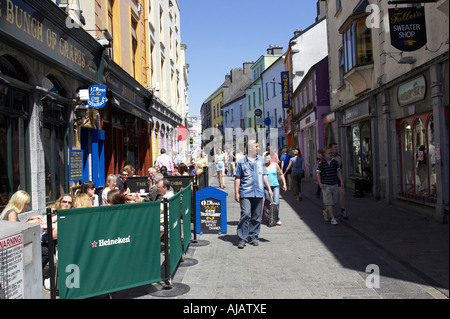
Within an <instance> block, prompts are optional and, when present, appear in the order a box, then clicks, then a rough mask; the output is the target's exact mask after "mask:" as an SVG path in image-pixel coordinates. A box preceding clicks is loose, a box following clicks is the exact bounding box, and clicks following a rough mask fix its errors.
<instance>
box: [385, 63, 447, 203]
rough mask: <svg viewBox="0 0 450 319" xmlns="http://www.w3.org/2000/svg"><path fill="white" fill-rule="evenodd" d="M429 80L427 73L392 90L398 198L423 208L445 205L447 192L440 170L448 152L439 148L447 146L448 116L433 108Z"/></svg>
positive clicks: (442, 111)
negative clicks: (439, 203) (396, 140)
mask: <svg viewBox="0 0 450 319" xmlns="http://www.w3.org/2000/svg"><path fill="white" fill-rule="evenodd" d="M431 76H432V75H431V73H430V72H428V71H426V72H424V73H422V74H419V75H416V76H414V77H412V78H410V79H407V80H405V81H403V82H401V83H400V84H399V85H398V86H395V87H394V88H393V89H392V93H393V94H394V96H395V97H396V99H395V101H394V103H395V104H396V107H397V112H396V115H397V118H396V120H395V124H396V131H397V136H398V148H399V158H400V168H399V169H400V174H399V176H400V183H399V184H400V188H399V191H398V196H399V198H401V199H406V200H410V201H413V202H420V203H423V204H426V205H430V204H431V205H434V204H436V203H438V202H442V201H444V202H445V198H446V195H445V194H443V193H442V192H447V191H446V190H444V189H445V188H446V187H445V186H444V185H445V184H446V183H448V177H447V178H446V177H445V176H444V175H443V173H444V171H445V168H444V167H443V166H442V163H445V162H446V161H447V160H448V158H447V157H448V152H447V151H448V149H447V150H445V149H443V148H442V147H443V145H445V143H446V142H445V141H447V143H448V116H447V117H446V116H445V113H446V112H445V109H444V106H443V105H441V106H440V107H433V94H432V83H433V81H432V79H431V78H430V77H431ZM447 76H448V75H447ZM446 108H447V110H448V106H447V107H446ZM447 112H448V111H447ZM447 114H448V113H447ZM445 128H447V130H446V131H445ZM447 145H448V144H447ZM447 193H448V192H447ZM447 195H448V194H447Z"/></svg>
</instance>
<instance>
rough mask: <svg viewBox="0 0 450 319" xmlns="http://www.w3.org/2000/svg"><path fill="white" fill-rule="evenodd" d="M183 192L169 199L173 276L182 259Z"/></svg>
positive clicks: (171, 268)
mask: <svg viewBox="0 0 450 319" xmlns="http://www.w3.org/2000/svg"><path fill="white" fill-rule="evenodd" d="M180 197H181V192H178V193H176V194H175V195H174V196H172V197H171V198H170V199H169V239H170V245H169V247H170V273H171V274H172V275H173V274H174V272H175V269H176V268H177V265H178V262H179V261H180V259H181V255H182V253H183V250H182V248H181V214H180V209H181V201H180Z"/></svg>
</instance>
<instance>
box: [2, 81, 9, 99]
mask: <svg viewBox="0 0 450 319" xmlns="http://www.w3.org/2000/svg"><path fill="white" fill-rule="evenodd" d="M9 83H10V82H9V81H6V80H5V79H3V78H0V96H6V94H8V85H9Z"/></svg>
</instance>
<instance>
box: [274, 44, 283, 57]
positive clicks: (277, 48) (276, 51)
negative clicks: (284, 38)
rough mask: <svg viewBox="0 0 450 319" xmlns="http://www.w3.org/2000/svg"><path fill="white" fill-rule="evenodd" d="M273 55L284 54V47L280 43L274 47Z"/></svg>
mask: <svg viewBox="0 0 450 319" xmlns="http://www.w3.org/2000/svg"><path fill="white" fill-rule="evenodd" d="M272 52H273V55H283V47H280V46H279V45H276V46H275V47H274V48H273V51H272Z"/></svg>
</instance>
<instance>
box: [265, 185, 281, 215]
mask: <svg viewBox="0 0 450 319" xmlns="http://www.w3.org/2000/svg"><path fill="white" fill-rule="evenodd" d="M270 188H272V192H273V202H274V203H275V204H277V207H278V209H277V210H278V212H277V222H279V221H280V186H270ZM264 197H265V198H266V199H268V200H270V201H271V200H272V198H270V196H269V191H268V190H267V189H266V188H264Z"/></svg>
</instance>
